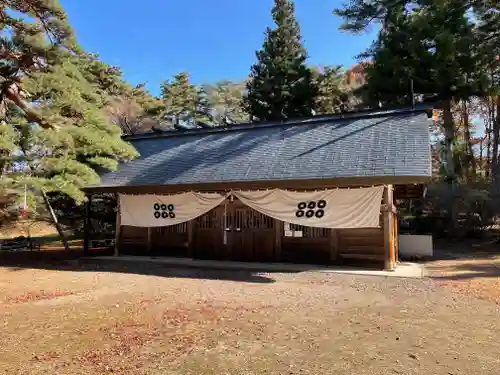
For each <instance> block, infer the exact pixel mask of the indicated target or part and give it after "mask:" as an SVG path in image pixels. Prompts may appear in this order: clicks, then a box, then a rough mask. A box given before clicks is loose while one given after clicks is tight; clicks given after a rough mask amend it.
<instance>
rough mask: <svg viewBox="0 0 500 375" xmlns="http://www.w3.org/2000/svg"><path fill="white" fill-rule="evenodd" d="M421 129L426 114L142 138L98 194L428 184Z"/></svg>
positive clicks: (427, 161) (424, 135) (427, 156)
mask: <svg viewBox="0 0 500 375" xmlns="http://www.w3.org/2000/svg"><path fill="white" fill-rule="evenodd" d="M428 125H429V120H428V117H427V115H426V114H425V113H423V112H418V111H407V112H382V113H377V114H373V113H372V114H371V115H367V114H364V115H363V116H359V117H346V118H339V117H338V116H337V117H332V116H330V117H324V118H323V119H322V118H314V119H313V120H303V121H302V122H300V123H298V122H290V123H289V124H280V125H276V124H274V125H270V124H262V125H259V124H257V125H247V126H241V127H235V128H234V129H230V130H222V129H219V130H210V129H208V130H205V129H204V130H197V131H191V132H189V131H188V132H185V133H182V132H181V133H180V134H179V133H177V134H168V135H163V136H158V135H156V136H145V137H140V138H137V139H133V140H131V143H132V145H133V146H134V147H135V148H136V149H137V150H138V151H139V153H140V154H141V157H140V158H138V159H136V160H134V161H131V162H128V163H125V164H122V165H121V166H120V167H119V169H118V171H117V172H110V173H105V174H103V175H102V178H101V184H100V185H99V186H101V187H111V186H133V185H150V184H151V185H153V184H154V185H156V184H162V185H173V184H195V183H200V184H201V183H216V182H235V181H266V180H284V179H289V180H306V179H329V178H342V177H357V176H362V177H367V176H370V177H382V176H419V177H428V176H431V156H430V142H429V130H428Z"/></svg>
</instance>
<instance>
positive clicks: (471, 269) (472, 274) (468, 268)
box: [431, 263, 500, 281]
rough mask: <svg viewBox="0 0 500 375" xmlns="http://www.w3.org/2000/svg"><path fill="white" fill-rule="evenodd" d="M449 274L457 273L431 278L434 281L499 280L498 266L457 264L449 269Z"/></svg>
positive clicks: (489, 264)
mask: <svg viewBox="0 0 500 375" xmlns="http://www.w3.org/2000/svg"><path fill="white" fill-rule="evenodd" d="M450 268H451V272H459V273H458V274H456V275H453V274H452V275H438V276H431V278H432V279H436V280H449V281H458V280H471V279H481V278H500V264H496V265H495V264H491V263H481V264H458V265H455V266H452V267H450Z"/></svg>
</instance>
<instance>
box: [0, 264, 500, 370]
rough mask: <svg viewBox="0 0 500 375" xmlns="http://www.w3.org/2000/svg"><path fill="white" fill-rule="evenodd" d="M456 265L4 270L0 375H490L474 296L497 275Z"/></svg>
mask: <svg viewBox="0 0 500 375" xmlns="http://www.w3.org/2000/svg"><path fill="white" fill-rule="evenodd" d="M461 261H463V260H461ZM461 261H457V260H453V259H449V260H443V261H436V262H432V263H430V265H429V272H430V276H431V277H430V278H427V279H422V280H416V279H396V278H381V277H366V276H365V277H361V276H349V275H339V274H331V273H329V274H325V273H319V272H303V273H288V274H282V273H271V274H270V273H249V272H244V271H239V272H237V271H215V270H194V269H191V270H189V269H176V268H166V267H164V266H160V265H158V266H156V265H151V264H147V265H141V264H130V263H129V264H126V265H125V264H116V263H115V264H106V265H104V264H100V265H99V264H96V263H90V264H81V263H77V262H74V261H73V262H70V263H67V262H66V263H54V264H53V265H51V266H49V265H47V264H46V263H45V265H35V266H32V267H31V268H25V267H3V268H0V327H1V331H0V332H1V333H0V374H1V373H5V374H47V373H50V374H202V375H204V374H238V375H239V374H314V375H317V374H349V375H351V374H384V375H385V374H404V375H411V374H419V375H420V374H446V375H458V374H498V373H500V356H499V352H500V341H499V339H498V332H499V331H500V319H499V316H500V315H499V314H500V305H499V303H500V302H499V299H498V296H499V295H498V294H496V295H492V294H491V293H490V292H489V290H490V289H489V288H483V286H482V285H483V284H482V282H486V281H487V282H488V283H491V282H492V281H494V283H496V285H497V286H498V275H496V276H493V275H492V274H493V273H494V272H493V271H492V270H491V269H488V271H487V272H482V274H481V272H479V275H477V274H476V275H474V276H470V274H471V273H472V272H475V271H476V268H480V267H483V266H480V265H476V264H475V263H474V264H472V263H469V262H470V261H469V262H467V261H466V263H467V267H469V268H471V269H472V271H471V270H469V271H466V270H465V268H466V266H463V265H462V264H460V263H459V262H461ZM490 261H491V259H485V260H482V262H483V263H481V264H483V265H484V263H488V262H490ZM453 262H455V263H453ZM495 262H497V260H495ZM493 268H495V267H493ZM495 269H496V268H495ZM462 271H464V272H465V273H466V274H469V276H470V277H468V278H465V277H464V276H463V275H464V273H462V274H461V275H462V276H461V278H458V277H457V272H462ZM481 280H482V281H481ZM467 283H468V284H467ZM471 283H472V284H471ZM465 284H467V285H469V286H467V287H464V286H463V285H465ZM457 285H458V286H457ZM476 287H477V288H476ZM474 288H476V289H477V290H476V289H474ZM469 289H471V290H472V289H474V290H475V291H473V292H472V291H471V290H469Z"/></svg>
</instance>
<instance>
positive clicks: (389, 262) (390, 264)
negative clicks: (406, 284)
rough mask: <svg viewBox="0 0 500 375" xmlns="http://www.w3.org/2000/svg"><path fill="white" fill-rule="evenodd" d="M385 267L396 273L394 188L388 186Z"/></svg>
mask: <svg viewBox="0 0 500 375" xmlns="http://www.w3.org/2000/svg"><path fill="white" fill-rule="evenodd" d="M384 205H385V207H384V210H383V211H384V212H383V218H384V267H385V269H386V270H388V271H394V265H395V252H394V232H393V215H394V213H393V210H394V205H393V186H392V185H387V186H386V187H385V189H384Z"/></svg>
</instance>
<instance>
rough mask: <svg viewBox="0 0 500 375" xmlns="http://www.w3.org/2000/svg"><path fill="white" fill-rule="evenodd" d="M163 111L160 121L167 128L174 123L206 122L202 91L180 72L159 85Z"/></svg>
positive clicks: (185, 74) (205, 107)
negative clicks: (165, 124) (163, 122)
mask: <svg viewBox="0 0 500 375" xmlns="http://www.w3.org/2000/svg"><path fill="white" fill-rule="evenodd" d="M161 97H162V99H163V104H164V108H165V109H164V111H163V113H162V114H161V116H160V120H161V121H166V123H167V126H171V125H172V124H173V123H175V122H178V121H180V122H187V123H192V122H195V121H207V120H208V116H207V102H206V97H205V93H204V92H203V90H202V89H201V88H199V87H197V86H196V85H193V84H192V83H191V82H190V79H189V74H188V73H186V72H182V73H179V74H176V75H175V76H174V77H173V79H171V80H166V81H165V82H163V83H162V85H161Z"/></svg>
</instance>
